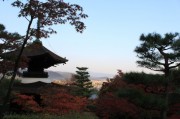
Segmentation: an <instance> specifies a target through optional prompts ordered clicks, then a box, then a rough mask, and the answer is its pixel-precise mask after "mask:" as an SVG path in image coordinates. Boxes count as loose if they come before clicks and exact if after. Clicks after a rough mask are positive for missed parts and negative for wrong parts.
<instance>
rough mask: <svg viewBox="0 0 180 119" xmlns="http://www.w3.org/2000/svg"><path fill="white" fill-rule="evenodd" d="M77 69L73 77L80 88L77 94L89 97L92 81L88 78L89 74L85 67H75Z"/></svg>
mask: <svg viewBox="0 0 180 119" xmlns="http://www.w3.org/2000/svg"><path fill="white" fill-rule="evenodd" d="M76 68H77V69H78V71H76V74H75V79H76V85H77V86H78V87H79V88H80V90H79V94H80V95H82V96H86V97H89V96H90V95H91V92H92V88H93V86H92V82H91V80H90V79H89V77H90V75H89V72H88V71H87V69H88V68H87V67H76Z"/></svg>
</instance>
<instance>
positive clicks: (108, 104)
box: [97, 93, 138, 119]
mask: <svg viewBox="0 0 180 119" xmlns="http://www.w3.org/2000/svg"><path fill="white" fill-rule="evenodd" d="M97 115H98V116H100V117H101V118H103V119H110V118H126V117H128V118H132V117H133V118H137V117H138V108H137V107H136V106H135V105H134V104H132V103H130V102H128V100H126V99H125V98H124V99H122V98H121V99H120V98H117V97H115V96H114V95H113V94H112V93H106V95H104V96H103V97H101V98H99V99H98V100H97Z"/></svg>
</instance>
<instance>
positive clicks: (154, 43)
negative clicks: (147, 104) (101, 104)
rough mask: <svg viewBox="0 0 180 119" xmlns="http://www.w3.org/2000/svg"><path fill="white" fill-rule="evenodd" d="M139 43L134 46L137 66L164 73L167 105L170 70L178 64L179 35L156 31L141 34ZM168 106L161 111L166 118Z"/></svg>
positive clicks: (179, 58)
mask: <svg viewBox="0 0 180 119" xmlns="http://www.w3.org/2000/svg"><path fill="white" fill-rule="evenodd" d="M140 41H141V44H140V46H137V47H136V48H135V52H136V53H137V57H138V58H139V59H140V60H139V61H137V63H138V64H139V66H141V67H146V68H148V69H151V70H153V71H161V72H163V73H164V74H165V79H166V85H165V88H166V92H165V100H166V104H167V105H168V94H169V92H168V86H169V83H170V79H169V76H170V70H171V69H173V68H177V67H178V66H180V35H179V33H166V34H165V35H164V37H162V36H161V35H160V34H157V33H149V34H148V35H144V34H142V35H141V36H140ZM167 110H168V107H167V108H166V109H165V110H164V111H163V114H162V115H163V119H166V115H167Z"/></svg>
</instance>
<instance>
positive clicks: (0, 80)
mask: <svg viewBox="0 0 180 119" xmlns="http://www.w3.org/2000/svg"><path fill="white" fill-rule="evenodd" d="M4 77H5V73H3V76H2V77H1V79H0V84H1V82H2V80H3V79H4Z"/></svg>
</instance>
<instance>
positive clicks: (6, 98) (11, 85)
mask: <svg viewBox="0 0 180 119" xmlns="http://www.w3.org/2000/svg"><path fill="white" fill-rule="evenodd" d="M32 22H33V17H31V19H30V21H29V25H28V28H27V31H26V36H25V38H24V41H23V44H22V47H21V50H20V53H19V54H18V57H17V59H16V61H15V66H14V70H13V75H12V77H11V81H10V84H9V88H8V92H7V95H6V97H5V100H4V102H3V107H4V108H5V107H6V106H7V103H8V102H9V99H10V95H11V92H12V88H13V84H14V80H15V77H16V74H17V70H18V66H19V62H20V59H21V56H22V53H23V50H24V48H25V45H26V43H27V40H28V39H29V32H30V28H31V24H32ZM4 112H6V110H3V112H1V114H0V118H1V117H3V113H4Z"/></svg>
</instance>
